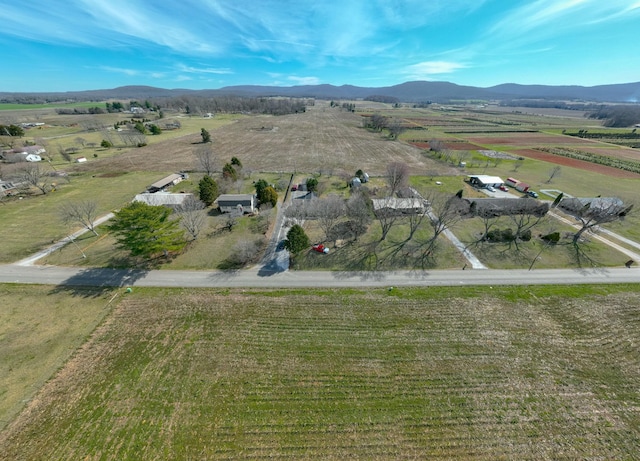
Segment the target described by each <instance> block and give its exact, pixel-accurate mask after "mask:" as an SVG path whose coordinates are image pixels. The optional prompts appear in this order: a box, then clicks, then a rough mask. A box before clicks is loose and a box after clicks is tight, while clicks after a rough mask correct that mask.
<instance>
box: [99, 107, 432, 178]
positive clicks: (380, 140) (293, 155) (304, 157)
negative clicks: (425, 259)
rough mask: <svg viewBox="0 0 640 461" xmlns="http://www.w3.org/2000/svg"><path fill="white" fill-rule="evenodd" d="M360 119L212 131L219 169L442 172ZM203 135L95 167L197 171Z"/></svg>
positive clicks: (311, 115)
mask: <svg viewBox="0 0 640 461" xmlns="http://www.w3.org/2000/svg"><path fill="white" fill-rule="evenodd" d="M361 123H362V121H361V117H360V116H359V115H356V114H353V113H348V112H344V111H342V110H339V109H330V108H328V107H326V106H325V105H318V106H313V107H310V108H308V110H307V112H306V113H303V114H292V115H285V116H279V117H273V116H255V117H248V118H246V119H242V120H239V121H237V122H235V123H232V124H230V125H226V126H224V127H221V128H218V129H216V130H212V131H211V137H212V139H213V143H212V144H211V148H212V149H213V151H214V152H215V153H216V155H217V157H218V163H219V167H221V166H222V165H223V164H224V163H226V162H228V161H229V160H230V159H231V158H232V157H238V159H240V160H241V161H242V164H243V167H244V169H245V170H252V171H303V172H318V171H324V172H327V171H334V172H337V171H340V170H344V171H347V172H351V171H356V170H358V169H363V170H365V171H367V172H369V173H370V174H374V175H376V174H382V173H384V171H385V168H386V166H387V165H388V164H389V162H390V161H402V162H405V163H406V164H408V165H409V167H410V168H411V170H412V172H413V174H423V173H424V172H425V171H428V170H434V169H435V170H442V169H443V166H442V165H439V164H436V163H434V162H432V161H431V160H429V159H427V158H425V157H424V156H423V155H422V152H421V150H420V149H418V148H416V147H414V146H412V145H409V144H406V143H403V142H398V141H390V140H388V139H386V138H384V136H383V135H381V134H380V133H372V132H370V131H367V130H365V129H363V128H362V127H361ZM201 139H202V138H201V137H200V134H199V133H194V134H192V135H189V136H184V137H181V138H177V139H173V140H169V141H167V142H164V143H162V144H159V145H158V144H156V145H150V146H146V147H143V148H138V149H130V150H129V151H126V152H123V154H122V155H120V156H119V157H117V158H110V159H104V160H100V161H99V162H93V166H94V167H96V168H99V169H100V170H102V171H105V172H106V171H114V170H116V171H117V170H125V171H131V170H138V171H139V170H150V169H153V170H158V171H164V170H166V171H179V170H191V169H193V168H194V166H195V156H194V152H195V151H196V150H197V149H198V148H199V147H202V144H201Z"/></svg>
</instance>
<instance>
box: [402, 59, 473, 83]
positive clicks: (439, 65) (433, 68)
mask: <svg viewBox="0 0 640 461" xmlns="http://www.w3.org/2000/svg"><path fill="white" fill-rule="evenodd" d="M466 67H467V65H465V64H462V63H459V62H450V61H424V62H419V63H417V64H412V65H410V66H407V67H405V69H404V71H403V73H404V74H405V75H406V76H407V78H410V79H414V80H429V79H430V78H431V77H432V76H433V75H440V74H451V73H453V72H455V71H457V70H459V69H465V68H466Z"/></svg>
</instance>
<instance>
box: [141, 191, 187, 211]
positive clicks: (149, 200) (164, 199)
mask: <svg viewBox="0 0 640 461" xmlns="http://www.w3.org/2000/svg"><path fill="white" fill-rule="evenodd" d="M189 197H193V194H172V193H170V192H157V193H155V194H152V193H149V192H145V193H144V194H138V195H136V196H135V197H134V199H133V201H134V202H143V203H146V204H147V205H151V206H158V205H163V206H167V207H169V208H177V207H179V206H180V205H182V204H183V203H184V202H185V200H187V199H188V198H189Z"/></svg>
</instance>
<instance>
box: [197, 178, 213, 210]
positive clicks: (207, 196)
mask: <svg viewBox="0 0 640 461" xmlns="http://www.w3.org/2000/svg"><path fill="white" fill-rule="evenodd" d="M198 191H199V193H200V200H201V201H202V202H203V203H204V204H205V205H207V206H211V204H212V203H213V202H215V200H216V199H217V198H218V184H217V183H216V181H215V180H214V179H213V178H212V177H211V176H209V175H206V176H204V177H203V178H202V179H201V180H200V182H199V183H198Z"/></svg>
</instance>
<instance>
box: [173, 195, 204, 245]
mask: <svg viewBox="0 0 640 461" xmlns="http://www.w3.org/2000/svg"><path fill="white" fill-rule="evenodd" d="M176 213H177V214H178V215H180V216H181V217H182V219H181V220H180V224H181V225H182V227H184V229H185V230H186V231H187V233H188V234H189V235H190V236H191V239H192V240H196V239H197V238H198V235H199V234H200V231H201V230H202V228H203V227H204V223H205V220H206V216H207V212H206V206H205V204H204V203H202V202H201V201H200V200H198V199H197V198H195V197H194V196H192V195H191V196H189V197H187V198H186V199H185V200H184V201H183V202H182V204H181V205H180V206H178V207H177V208H176Z"/></svg>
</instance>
